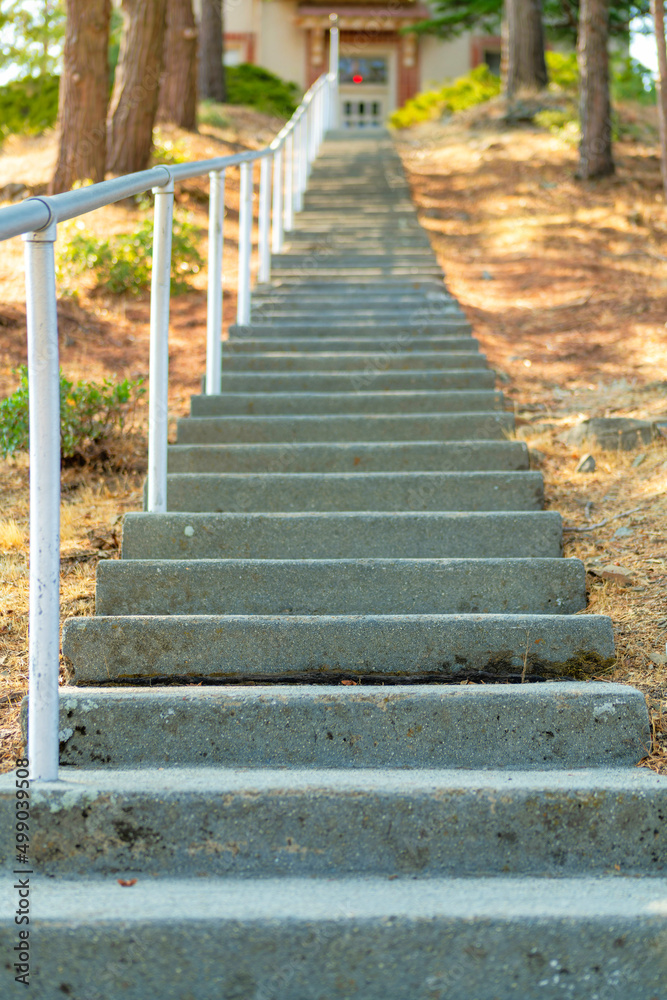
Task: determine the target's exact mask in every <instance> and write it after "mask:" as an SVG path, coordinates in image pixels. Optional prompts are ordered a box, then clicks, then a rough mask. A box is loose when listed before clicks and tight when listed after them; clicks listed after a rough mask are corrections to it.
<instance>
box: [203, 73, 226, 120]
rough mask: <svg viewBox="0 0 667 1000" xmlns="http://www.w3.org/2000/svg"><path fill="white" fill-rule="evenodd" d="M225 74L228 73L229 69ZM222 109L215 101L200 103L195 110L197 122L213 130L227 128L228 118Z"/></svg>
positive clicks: (221, 105)
mask: <svg viewBox="0 0 667 1000" xmlns="http://www.w3.org/2000/svg"><path fill="white" fill-rule="evenodd" d="M226 72H227V73H228V72H229V67H227V70H226ZM223 108H224V105H223V104H217V103H216V102H215V101H201V102H200V104H199V108H198V109H197V121H198V122H199V123H200V125H211V126H212V127H213V128H229V124H230V122H229V118H228V117H227V115H226V114H225V112H224V111H223Z"/></svg>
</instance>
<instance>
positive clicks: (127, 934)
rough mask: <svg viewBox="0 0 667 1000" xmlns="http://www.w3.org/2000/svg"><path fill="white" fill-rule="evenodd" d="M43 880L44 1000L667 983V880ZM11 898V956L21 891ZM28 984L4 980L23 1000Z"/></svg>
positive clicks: (501, 991) (514, 992) (423, 996)
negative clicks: (14, 914)
mask: <svg viewBox="0 0 667 1000" xmlns="http://www.w3.org/2000/svg"><path fill="white" fill-rule="evenodd" d="M33 878H34V883H33V885H34V899H33V908H34V924H33V928H32V930H33V935H34V938H33V940H34V941H35V942H36V943H37V944H38V948H39V960H38V961H37V962H36V963H35V970H34V979H33V980H32V983H33V993H34V995H35V996H39V1000H62V997H63V995H66V996H69V997H71V998H72V1000H147V998H148V997H151V998H153V997H154V998H156V1000H157V998H159V1000H185V998H186V997H187V998H188V1000H190V998H191V1000H211V998H212V997H216V998H218V997H219V998H223V997H224V998H230V1000H231V998H234V1000H236V998H238V1000H246V998H253V997H276V998H277V997H279V998H280V1000H313V996H314V995H315V994H314V993H313V984H317V990H318V992H319V995H321V996H322V997H324V996H326V997H327V998H330V1000H408V998H409V1000H431V998H434V997H436V998H437V1000H445V998H446V1000H471V998H475V1000H517V998H519V997H520V998H521V1000H563V998H564V997H566V998H568V1000H569V998H570V997H572V998H575V997H576V998H577V1000H579V998H581V1000H584V998H586V1000H588V998H589V997H590V998H593V997H595V996H597V997H599V998H600V1000H616V998H621V997H622V998H623V1000H648V998H652V997H658V998H660V991H661V989H662V984H663V983H664V981H665V979H666V978H667V924H666V921H665V915H666V912H667V911H666V907H665V899H666V898H667V880H666V879H663V878H660V879H657V878H654V879H645V880H642V881H641V882H638V881H637V880H636V879H631V878H630V879H625V878H613V877H600V876H597V877H593V878H562V879H543V878H504V879H493V878H492V879H486V878H471V879H457V878H454V879H418V880H414V879H412V878H401V877H398V878H397V879H395V880H391V881H389V880H387V878H368V877H359V878H342V879H335V880H331V879H308V878H305V879H280V878H274V877H270V876H269V877H267V878H261V879H257V880H252V879H230V878H225V879H202V878H192V879H171V878H160V879H150V878H142V880H141V882H140V883H137V885H135V886H133V887H131V888H124V887H123V886H120V885H118V883H117V881H116V879H115V878H100V879H90V880H83V879H82V880H75V879H72V880H67V881H54V880H51V879H48V878H39V877H33ZM0 892H2V897H1V898H2V911H1V912H2V913H3V915H4V916H3V918H2V923H1V924H0V927H1V928H2V939H1V946H2V948H3V954H10V953H11V949H12V947H13V946H14V944H15V943H16V927H15V925H14V924H13V923H12V922H11V920H12V918H11V917H10V914H11V912H12V911H13V909H14V907H15V897H14V890H12V888H11V881H10V880H8V879H5V880H4V884H3V885H2V888H1V889H0ZM132 894H134V895H132ZM128 896H130V900H129V901H128ZM147 956H148V960H147ZM13 975H14V970H13V969H7V966H6V964H4V963H3V964H2V966H0V987H2V989H3V990H4V995H6V996H10V997H11V996H13V993H12V990H13V991H14V992H17V990H18V986H17V985H16V984H15V983H14V982H13ZM63 986H64V987H65V989H64V990H63V989H62V987H63ZM23 992H24V993H26V994H27V993H28V991H27V990H25V989H24V990H23ZM19 995H20V994H19Z"/></svg>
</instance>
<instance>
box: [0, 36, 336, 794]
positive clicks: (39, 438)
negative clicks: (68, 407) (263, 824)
mask: <svg viewBox="0 0 667 1000" xmlns="http://www.w3.org/2000/svg"><path fill="white" fill-rule="evenodd" d="M337 94H338V27H337V21H336V19H335V17H332V27H331V45H330V63H329V71H328V72H327V73H325V74H323V75H322V76H320V77H319V79H318V80H316V81H315V83H314V84H313V86H312V87H311V88H310V89H309V90H308V91H307V93H306V94H305V96H304V98H303V100H302V101H301V104H300V105H299V107H298V108H297V109H296V111H295V112H294V114H293V115H292V117H291V119H290V120H289V122H288V123H287V124H286V125H285V126H284V127H283V128H282V129H281V130H280V132H279V133H278V135H277V136H276V137H275V138H274V139H273V141H272V142H271V143H270V144H269V145H268V146H266V147H264V148H263V149H260V150H254V151H250V152H247V153H237V154H235V155H233V156H222V157H216V158H213V159H210V160H196V161H193V162H191V163H182V164H178V165H177V166H169V167H168V166H156V167H153V168H152V169H150V170H142V171H140V172H138V173H134V174H127V175H125V176H124V177H116V178H113V179H112V180H108V181H101V182H100V183H99V184H91V185H90V186H89V187H84V188H79V189H77V190H75V191H66V192H64V193H62V194H57V195H51V196H48V197H43V198H42V197H39V198H38V197H34V198H28V199H27V200H26V201H24V202H22V203H21V204H20V205H12V206H10V207H8V208H4V209H0V241H3V240H6V239H10V238H11V237H13V236H23V239H24V241H25V272H26V313H27V326H28V385H29V407H30V579H29V587H30V612H29V644H28V645H29V651H28V659H29V688H28V756H29V759H30V773H31V778H32V779H33V780H45V781H48V780H55V779H57V777H58V714H59V713H58V673H59V649H60V363H59V357H58V316H57V307H56V279H55V254H54V244H55V241H56V236H57V227H58V223H60V222H65V221H66V220H68V219H73V218H76V217H78V216H81V215H85V214H87V213H88V212H92V211H94V210H95V209H97V208H102V207H104V206H106V205H112V204H114V202H117V201H121V200H122V199H124V198H128V197H131V196H132V195H136V194H142V193H143V192H145V191H148V190H152V191H153V193H154V195H155V210H154V213H155V214H154V228H153V264H152V273H151V306H150V375H149V390H150V391H149V400H148V476H147V479H148V483H147V486H148V490H147V509H148V511H151V512H155V513H158V512H162V511H166V509H167V429H168V387H169V371H168V369H169V346H168V343H169V342H168V338H169V306H170V278H171V237H172V226H173V209H174V184H175V183H178V182H180V181H184V180H188V179H191V178H193V177H201V176H203V175H205V174H208V175H209V182H210V189H209V268H208V293H207V347H206V389H205V391H206V393H207V394H212V393H219V392H220V387H221V367H222V366H221V361H222V359H221V350H222V336H221V335H222V271H223V269H222V252H223V220H224V179H225V171H226V170H227V169H228V168H230V167H236V166H238V167H239V168H240V172H241V202H240V210H239V272H238V307H237V322H238V323H239V324H248V323H249V322H250V306H251V252H252V221H253V212H252V206H253V193H254V179H253V167H254V164H255V163H256V162H257V161H260V163H261V173H260V190H259V279H260V281H262V282H266V281H268V280H269V279H270V273H271V251H273V253H279V252H280V250H281V248H282V246H283V239H284V233H285V232H286V231H289V230H290V229H292V228H293V224H294V211H295V210H296V211H298V210H299V209H300V208H301V207H302V204H303V193H304V190H305V187H306V183H307V180H308V174H309V172H310V167H311V164H312V161H313V160H314V158H315V156H316V154H317V151H318V148H319V145H320V144H321V142H322V140H323V138H324V135H325V133H326V131H327V130H328V129H330V128H332V127H335V125H336V124H337V120H338V119H337Z"/></svg>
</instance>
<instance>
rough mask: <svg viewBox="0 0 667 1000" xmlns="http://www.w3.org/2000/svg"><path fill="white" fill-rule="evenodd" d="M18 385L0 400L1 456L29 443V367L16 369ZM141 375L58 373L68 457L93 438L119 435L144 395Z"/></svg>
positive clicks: (62, 448) (62, 449)
mask: <svg viewBox="0 0 667 1000" xmlns="http://www.w3.org/2000/svg"><path fill="white" fill-rule="evenodd" d="M16 374H18V375H19V387H18V389H17V390H16V392H15V393H14V394H13V395H11V396H9V397H7V399H3V400H1V401H0V453H1V454H2V455H3V457H5V458H6V457H7V455H12V454H13V453H14V452H16V451H27V450H28V445H29V411H28V369H27V368H26V366H25V365H22V366H21V368H20V369H19V370H18V372H17V373H16ZM142 383H143V379H138V380H136V381H130V380H129V379H125V380H124V381H123V382H117V383H114V382H112V381H111V380H110V379H105V380H104V382H103V383H102V384H101V385H100V384H98V383H96V382H70V381H69V379H67V378H65V376H64V375H63V374H62V372H61V373H60V452H61V455H62V457H63V458H71V457H72V456H73V455H74V454H75V453H77V452H82V451H83V450H84V449H85V448H86V446H87V445H89V444H91V443H93V442H99V441H103V440H107V439H109V438H111V437H117V436H120V435H121V434H122V433H123V430H124V428H125V426H126V423H127V420H128V417H130V416H131V414H132V412H133V410H134V407H135V405H136V403H137V400H139V399H140V398H141V396H143V395H144V393H145V391H146V390H145V389H144V388H143V385H142Z"/></svg>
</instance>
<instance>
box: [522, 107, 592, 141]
mask: <svg viewBox="0 0 667 1000" xmlns="http://www.w3.org/2000/svg"><path fill="white" fill-rule="evenodd" d="M533 122H534V123H535V124H536V125H537V126H539V128H543V129H546V130H547V132H551V134H552V135H557V136H559V138H561V139H564V140H565V141H566V142H570V143H572V144H575V143H578V142H579V139H580V138H581V125H580V122H579V115H578V114H577V112H576V111H575V109H574V107H572V108H570V109H568V110H566V111H563V110H559V109H557V108H553V109H545V110H544V111H538V112H537V114H536V115H535V116H534V118H533Z"/></svg>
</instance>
